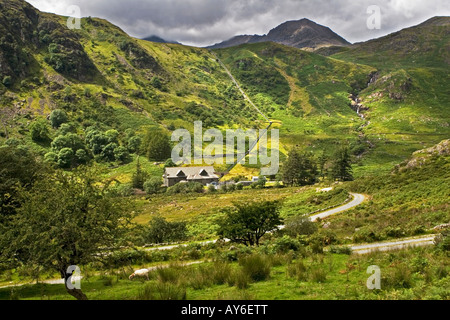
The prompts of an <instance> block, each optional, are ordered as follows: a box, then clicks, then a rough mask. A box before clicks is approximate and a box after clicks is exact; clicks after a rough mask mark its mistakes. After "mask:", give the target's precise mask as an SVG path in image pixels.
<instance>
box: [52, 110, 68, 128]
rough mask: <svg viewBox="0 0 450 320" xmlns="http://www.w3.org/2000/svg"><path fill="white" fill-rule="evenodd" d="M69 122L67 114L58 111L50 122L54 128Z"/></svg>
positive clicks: (54, 112) (53, 112)
mask: <svg viewBox="0 0 450 320" xmlns="http://www.w3.org/2000/svg"><path fill="white" fill-rule="evenodd" d="M67 121H68V117H67V113H66V112H65V111H64V110H61V109H56V110H53V111H52V113H51V114H50V122H51V123H52V126H53V128H59V127H60V126H61V125H62V124H63V123H66V122H67Z"/></svg>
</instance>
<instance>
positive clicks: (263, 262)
mask: <svg viewBox="0 0 450 320" xmlns="http://www.w3.org/2000/svg"><path fill="white" fill-rule="evenodd" d="M239 264H240V265H241V266H242V270H243V272H244V273H245V274H247V275H248V277H249V278H250V279H251V280H252V281H255V282H258V281H264V280H266V279H268V278H269V277H270V272H271V264H270V261H269V259H268V257H267V256H262V255H258V254H253V255H250V256H247V257H243V258H241V259H240V260H239Z"/></svg>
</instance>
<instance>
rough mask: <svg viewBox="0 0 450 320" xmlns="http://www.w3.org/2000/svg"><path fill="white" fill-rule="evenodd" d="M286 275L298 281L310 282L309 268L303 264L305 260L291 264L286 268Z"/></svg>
mask: <svg viewBox="0 0 450 320" xmlns="http://www.w3.org/2000/svg"><path fill="white" fill-rule="evenodd" d="M286 274H287V276H288V277H290V278H296V279H297V280H298V281H307V280H308V268H307V267H306V266H305V264H304V263H303V260H298V261H296V262H294V263H292V264H289V265H288V267H287V268H286Z"/></svg>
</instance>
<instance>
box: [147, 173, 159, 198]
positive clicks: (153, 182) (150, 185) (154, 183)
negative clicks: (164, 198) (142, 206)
mask: <svg viewBox="0 0 450 320" xmlns="http://www.w3.org/2000/svg"><path fill="white" fill-rule="evenodd" d="M161 186H162V179H161V178H158V177H152V178H150V179H149V180H147V181H145V183H144V190H145V192H147V193H148V194H157V193H158V192H159V191H160V190H161Z"/></svg>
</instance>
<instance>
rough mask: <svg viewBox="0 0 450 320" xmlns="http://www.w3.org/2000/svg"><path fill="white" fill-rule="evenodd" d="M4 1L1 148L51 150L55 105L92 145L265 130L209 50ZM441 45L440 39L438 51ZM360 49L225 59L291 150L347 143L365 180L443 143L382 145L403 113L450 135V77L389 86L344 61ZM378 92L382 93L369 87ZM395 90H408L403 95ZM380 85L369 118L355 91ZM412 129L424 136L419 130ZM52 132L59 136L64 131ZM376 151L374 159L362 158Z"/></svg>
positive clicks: (371, 71)
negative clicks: (197, 124) (100, 140)
mask: <svg viewBox="0 0 450 320" xmlns="http://www.w3.org/2000/svg"><path fill="white" fill-rule="evenodd" d="M0 5H1V7H2V11H1V17H0V28H2V31H3V33H2V38H3V40H2V41H1V46H0V59H1V61H0V62H1V70H0V72H1V74H0V80H1V81H0V82H1V83H0V122H1V125H2V126H3V130H0V142H1V143H3V142H5V141H6V140H7V139H9V138H14V139H19V140H22V141H24V142H25V143H27V144H29V145H31V146H32V147H33V148H35V149H36V150H37V151H39V152H41V153H42V154H45V153H46V152H48V151H49V149H50V142H47V143H35V142H33V141H32V140H31V137H30V129H31V127H32V126H33V124H34V123H36V122H37V121H39V120H40V119H43V120H44V121H45V119H46V118H47V117H48V116H49V114H50V113H51V112H52V111H53V110H55V109H63V110H65V111H66V113H67V114H68V121H69V122H70V124H71V126H72V127H71V129H70V130H71V132H73V133H76V134H77V135H78V136H79V137H80V138H81V139H83V140H84V139H85V137H86V132H87V130H88V129H89V128H90V127H96V128H98V129H99V130H102V131H107V130H109V129H116V130H118V131H119V132H120V134H121V137H122V138H123V139H125V137H126V135H125V131H126V130H127V129H131V130H132V131H133V132H135V133H137V134H140V133H142V132H143V131H144V130H145V129H146V128H149V127H160V128H162V129H164V130H166V132H167V133H168V134H169V133H170V132H172V131H173V130H175V129H177V128H187V129H189V130H192V129H193V122H194V121H196V120H202V121H203V123H204V127H218V128H221V129H226V128H229V127H234V128H237V127H240V128H263V127H265V123H264V119H262V117H261V116H259V115H258V114H257V113H255V111H254V109H253V108H252V107H251V106H250V105H249V104H248V103H247V102H246V101H245V100H244V99H243V98H242V96H241V95H240V93H239V92H238V90H237V89H236V87H235V86H234V84H233V83H232V82H231V80H230V79H229V77H228V75H227V73H226V72H225V71H224V70H223V69H222V67H221V66H220V64H219V63H218V62H217V61H216V60H215V58H214V56H213V55H212V54H211V52H210V51H209V50H208V49H202V48H193V47H187V46H182V45H177V44H166V43H155V42H149V41H145V40H138V39H134V38H131V37H129V36H128V35H127V34H126V33H124V32H123V31H122V30H121V29H120V28H118V27H116V26H114V25H112V24H110V23H109V22H107V21H105V20H102V19H96V18H95V19H93V18H86V19H82V22H81V26H82V28H81V29H80V30H69V29H68V28H67V26H66V21H67V18H64V17H60V16H57V15H52V14H47V13H41V12H39V11H38V10H36V9H35V8H33V7H32V6H30V5H28V4H27V3H26V2H25V1H22V0H10V1H5V0H0ZM436 23H437V24H442V23H441V22H436V21H435V22H434V23H433V26H427V27H426V28H432V30H431V31H433V30H435V29H433V28H436V30H437V31H439V30H441V28H445V27H442V26H434V24H436ZM436 30H435V31H436ZM274 32H275V31H274ZM275 33H276V32H275ZM439 36H440V37H441V38H442V34H441V35H439ZM441 41H444V40H441ZM439 43H440V42H437V44H436V43H434V44H433V43H431V44H430V48H432V49H433V50H435V48H438V47H437V45H439ZM420 48H422V47H420ZM352 50H356V48H352V49H348V50H347V51H346V52H341V53H339V54H338V55H336V56H333V57H332V58H327V57H323V56H320V55H317V54H314V53H309V52H306V51H303V50H299V49H297V48H292V47H287V46H285V45H281V44H276V43H274V42H261V43H255V44H245V45H241V46H236V47H232V48H226V49H219V50H216V52H217V54H218V56H219V57H220V58H221V59H222V60H223V62H224V63H225V64H226V65H227V66H228V67H229V69H230V70H231V71H232V73H233V74H234V75H235V76H236V78H237V79H238V81H239V82H240V84H241V85H242V87H243V88H244V89H245V90H246V91H247V93H248V94H249V96H250V97H251V98H252V100H254V102H255V103H257V105H258V107H260V108H261V109H262V110H263V111H264V113H265V114H267V115H268V116H269V117H270V118H271V119H273V120H274V121H275V127H278V128H280V129H281V140H282V144H283V146H282V150H281V151H282V153H285V151H286V150H287V149H288V148H289V147H290V146H294V145H300V146H303V147H305V148H309V149H310V150H315V151H317V150H318V151H319V152H321V151H323V150H326V153H328V154H329V155H331V153H333V150H334V149H335V148H336V145H338V144H339V143H340V141H345V142H346V143H349V144H350V147H351V149H352V153H353V155H354V156H355V159H356V161H357V162H358V163H359V164H360V165H364V166H360V167H357V168H356V169H357V170H356V171H357V173H358V174H359V172H361V173H363V172H364V171H365V170H366V169H367V168H369V169H371V170H372V169H376V168H379V167H380V163H385V164H386V165H385V166H384V168H389V167H390V166H392V163H393V162H395V163H398V162H401V161H402V160H403V159H405V158H406V156H407V154H408V153H409V154H410V153H411V152H413V151H415V150H418V149H421V147H422V144H426V145H428V144H429V145H431V143H435V142H436V141H435V140H436V139H437V137H439V139H441V138H442V137H441V136H435V135H427V136H420V135H419V136H417V132H416V135H410V136H408V138H405V137H404V136H399V137H398V139H394V142H395V143H392V140H391V139H390V137H388V138H387V139H384V136H383V139H379V136H378V134H379V133H380V132H381V133H384V132H390V130H395V131H394V133H396V132H397V130H398V129H397V127H396V126H399V125H402V123H401V122H398V121H397V120H402V119H404V118H405V114H406V115H407V113H405V112H404V110H413V111H414V112H416V111H415V110H416V109H415V108H416V107H417V106H418V109H417V110H420V111H421V112H423V117H426V118H423V119H422V118H419V117H415V118H413V121H415V122H417V123H419V122H420V125H421V127H420V130H423V131H425V132H427V133H432V134H435V133H438V134H439V135H440V134H446V133H447V132H448V126H447V127H446V126H445V123H446V120H445V117H443V114H444V112H447V111H442V110H443V108H441V109H439V108H437V106H438V104H439V102H440V101H439V100H433V99H434V94H435V93H436V94H438V91H439V92H440V93H439V96H438V97H439V99H446V98H447V99H448V95H445V94H444V95H443V94H442V92H444V87H445V86H446V84H448V80H447V78H446V76H447V75H442V74H443V72H444V71H445V70H446V69H442V68H441V69H438V68H434V69H433V70H431V69H424V68H422V69H418V70H417V71H415V70H412V69H405V70H403V69H400V70H397V69H395V67H392V69H391V70H392V71H389V70H387V71H386V72H387V74H386V75H387V76H388V75H389V74H390V73H392V75H391V78H387V80H386V81H381V79H382V78H383V77H384V74H383V72H385V71H383V70H381V69H380V66H379V65H378V64H376V63H375V64H373V65H372V66H368V65H363V64H358V63H354V61H356V60H358V58H357V57H355V56H352V55H348V56H344V54H346V53H347V52H350V51H352ZM360 50H362V49H360ZM436 50H437V49H436ZM423 54H429V51H426V52H425V53H423ZM355 55H356V53H355ZM336 58H339V59H340V60H338V59H336ZM344 60H346V61H344ZM369 60H370V59H369ZM364 62H365V63H366V64H369V62H370V61H367V60H364ZM427 68H429V67H427ZM377 70H378V71H379V75H377V74H375V71H377ZM414 72H418V73H420V74H422V73H423V74H425V75H426V78H417V80H415V79H416V78H413V77H411V74H414ZM433 72H441V73H440V75H442V76H441V78H440V79H439V78H438V79H436V77H434V75H433ZM438 74H439V73H438ZM377 76H378V78H377ZM409 78H412V85H410V81H409V80H408V79H409ZM376 79H378V81H376V82H375V83H374V84H372V85H371V86H370V87H369V88H367V89H365V88H366V87H367V84H368V83H369V82H371V80H372V82H374V80H376ZM391 83H393V85H391ZM447 87H448V86H447ZM375 88H376V90H378V91H374V92H371V91H370V90H375ZM417 88H419V89H417ZM363 89H364V90H363ZM397 89H399V90H404V91H405V90H406V91H408V90H409V91H408V93H407V94H405V93H402V92H400V95H399V94H398V92H397V91H396V90H397ZM383 90H385V91H386V90H387V91H386V92H388V93H389V94H384V93H383V94H382V95H380V97H381V98H382V99H381V98H380V97H378V96H375V95H372V98H373V99H378V98H380V99H379V100H377V101H374V102H373V103H372V104H371V105H370V107H371V108H372V106H374V107H373V109H369V111H367V118H366V119H361V118H360V117H358V115H357V114H356V112H355V111H354V110H352V108H350V102H351V100H350V99H349V96H350V95H351V96H358V97H359V99H363V100H364V103H366V101H368V99H372V98H370V97H369V96H370V95H371V94H372V93H376V92H383ZM389 90H390V91H389ZM427 90H428V91H427ZM409 92H411V93H409ZM401 99H403V100H401ZM444 101H445V100H444ZM407 102H408V103H410V102H414V103H415V105H414V107H412V106H409V108H410V109H401V110H400V109H399V110H398V111H397V112H392V110H395V109H394V107H397V106H398V105H399V104H401V103H404V104H406V103H407ZM426 103H431V106H432V109H429V106H427V107H428V109H429V110H427V109H426V107H423V106H425V104H426ZM447 105H448V104H447ZM375 106H376V107H377V108H375ZM434 106H436V108H434ZM383 108H390V109H391V110H389V112H391V114H390V115H389V117H390V118H389V120H388V121H386V120H384V119H383V116H386V115H383V116H378V114H376V113H375V112H376V110H383ZM430 115H432V117H431V116H430ZM421 116H422V115H421ZM367 119H370V120H369V121H370V125H369V126H367ZM429 119H431V120H429ZM412 128H413V130H416V131H417V127H416V126H415V125H414V126H412ZM435 128H438V129H436V132H434V131H433V130H435ZM50 129H51V130H50V137H49V139H50V141H51V140H53V139H55V138H56V137H58V135H60V131H58V130H56V129H53V128H50ZM408 130H409V129H408ZM437 130H440V131H437ZM411 132H413V131H412V130H411ZM367 137H370V139H367ZM424 137H426V138H424ZM405 141H406V142H405ZM10 143H11V142H10ZM378 150H379V152H378ZM367 154H369V156H370V155H371V154H373V155H374V156H373V157H371V158H370V157H369V161H368V162H363V161H362V160H364V159H365V156H366V155H367Z"/></svg>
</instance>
